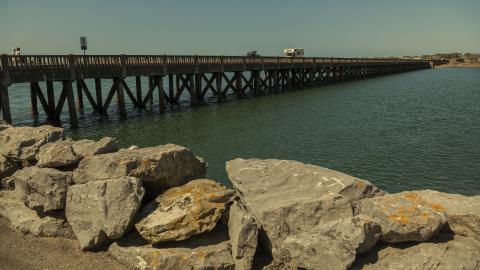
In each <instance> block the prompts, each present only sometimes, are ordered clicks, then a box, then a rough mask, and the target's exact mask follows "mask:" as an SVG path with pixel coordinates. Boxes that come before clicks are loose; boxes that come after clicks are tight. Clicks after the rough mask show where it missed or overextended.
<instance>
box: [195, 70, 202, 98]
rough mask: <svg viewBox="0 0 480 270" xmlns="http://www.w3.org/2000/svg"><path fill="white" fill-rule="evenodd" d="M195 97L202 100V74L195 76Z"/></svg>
mask: <svg viewBox="0 0 480 270" xmlns="http://www.w3.org/2000/svg"><path fill="white" fill-rule="evenodd" d="M195 96H196V97H197V99H198V100H202V99H203V98H202V74H200V73H196V74H195Z"/></svg>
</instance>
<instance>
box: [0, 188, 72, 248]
mask: <svg viewBox="0 0 480 270" xmlns="http://www.w3.org/2000/svg"><path fill="white" fill-rule="evenodd" d="M0 217H3V218H5V219H6V220H7V221H8V222H9V224H10V227H11V228H12V229H13V230H16V231H19V232H22V233H26V234H31V235H33V236H48V237H65V238H71V239H73V238H74V237H75V236H74V234H73V232H72V229H71V228H70V226H69V225H68V223H67V222H66V221H65V219H64V217H63V216H62V215H61V213H56V215H53V216H46V215H42V216H41V215H39V214H38V213H37V212H36V211H34V210H32V209H30V208H28V207H26V206H25V204H24V203H23V202H21V201H20V200H18V199H17V196H16V193H15V191H13V190H12V191H6V190H5V191H0Z"/></svg>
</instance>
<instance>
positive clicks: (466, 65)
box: [435, 63, 480, 68]
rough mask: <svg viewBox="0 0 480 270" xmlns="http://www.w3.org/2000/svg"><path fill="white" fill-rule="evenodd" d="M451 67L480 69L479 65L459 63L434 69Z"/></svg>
mask: <svg viewBox="0 0 480 270" xmlns="http://www.w3.org/2000/svg"><path fill="white" fill-rule="evenodd" d="M451 67H460V68H480V63H459V64H444V65H440V66H435V68H451Z"/></svg>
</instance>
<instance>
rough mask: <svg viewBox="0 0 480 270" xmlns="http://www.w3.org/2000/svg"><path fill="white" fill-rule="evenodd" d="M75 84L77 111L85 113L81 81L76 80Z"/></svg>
mask: <svg viewBox="0 0 480 270" xmlns="http://www.w3.org/2000/svg"><path fill="white" fill-rule="evenodd" d="M75 84H76V85H77V109H78V111H79V112H83V108H84V107H83V92H82V84H81V81H80V80H76V82H75Z"/></svg>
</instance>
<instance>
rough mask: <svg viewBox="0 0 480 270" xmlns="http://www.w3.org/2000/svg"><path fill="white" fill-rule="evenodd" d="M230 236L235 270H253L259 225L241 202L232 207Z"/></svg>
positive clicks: (230, 211) (229, 224)
mask: <svg viewBox="0 0 480 270" xmlns="http://www.w3.org/2000/svg"><path fill="white" fill-rule="evenodd" d="M228 235H229V238H230V244H231V245H232V257H233V260H234V261H235V270H249V269H252V266H253V265H252V264H253V259H254V256H255V252H256V251H257V243H258V225H257V222H256V221H255V219H254V218H253V216H252V215H251V214H250V213H248V212H247V210H246V209H245V207H244V206H243V205H241V204H240V203H239V202H234V203H233V204H232V205H231V206H230V210H229V218H228Z"/></svg>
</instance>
